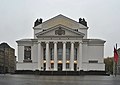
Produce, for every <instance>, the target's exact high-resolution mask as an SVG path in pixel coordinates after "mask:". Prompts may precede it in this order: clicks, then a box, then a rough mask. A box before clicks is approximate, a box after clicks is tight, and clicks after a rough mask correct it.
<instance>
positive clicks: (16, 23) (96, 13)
mask: <svg viewBox="0 0 120 85" xmlns="http://www.w3.org/2000/svg"><path fill="white" fill-rule="evenodd" d="M58 14H63V15H65V16H67V17H69V18H71V19H74V20H76V21H78V19H79V18H80V17H81V18H85V19H86V21H87V22H88V27H89V29H88V37H89V38H100V39H103V40H105V41H106V43H105V55H104V57H108V56H113V47H114V45H115V43H118V47H119V46H120V0H0V43H1V42H7V43H8V44H9V45H10V46H11V47H13V48H15V49H16V56H17V43H16V40H19V39H22V38H33V28H32V27H33V23H34V21H35V20H36V19H37V18H42V19H43V21H45V20H47V19H50V18H52V17H54V16H56V15H58Z"/></svg>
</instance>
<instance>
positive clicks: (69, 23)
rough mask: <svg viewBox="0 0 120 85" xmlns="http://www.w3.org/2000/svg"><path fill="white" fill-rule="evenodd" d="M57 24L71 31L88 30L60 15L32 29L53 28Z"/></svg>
mask: <svg viewBox="0 0 120 85" xmlns="http://www.w3.org/2000/svg"><path fill="white" fill-rule="evenodd" d="M59 24H62V25H64V26H67V27H70V28H72V29H74V28H88V27H86V26H84V25H82V24H81V23H79V22H77V21H75V20H73V19H70V18H68V17H66V16H64V15H61V14H60V15H58V16H55V17H53V18H51V19H49V20H47V21H45V22H43V23H42V24H40V25H38V26H36V27H34V28H51V27H54V26H56V25H59Z"/></svg>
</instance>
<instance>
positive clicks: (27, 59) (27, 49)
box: [24, 46, 32, 62]
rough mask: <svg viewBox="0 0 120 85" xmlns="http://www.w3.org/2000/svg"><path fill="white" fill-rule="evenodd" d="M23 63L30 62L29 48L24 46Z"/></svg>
mask: <svg viewBox="0 0 120 85" xmlns="http://www.w3.org/2000/svg"><path fill="white" fill-rule="evenodd" d="M24 62H32V60H31V46H24Z"/></svg>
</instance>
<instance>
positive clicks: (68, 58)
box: [66, 48, 70, 60]
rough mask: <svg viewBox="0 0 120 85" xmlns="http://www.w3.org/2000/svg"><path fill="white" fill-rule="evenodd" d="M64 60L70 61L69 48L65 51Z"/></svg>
mask: <svg viewBox="0 0 120 85" xmlns="http://www.w3.org/2000/svg"><path fill="white" fill-rule="evenodd" d="M66 60H70V48H67V49H66Z"/></svg>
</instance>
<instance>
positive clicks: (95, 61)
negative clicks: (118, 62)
mask: <svg viewBox="0 0 120 85" xmlns="http://www.w3.org/2000/svg"><path fill="white" fill-rule="evenodd" d="M89 63H98V60H89Z"/></svg>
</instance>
